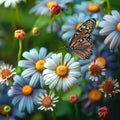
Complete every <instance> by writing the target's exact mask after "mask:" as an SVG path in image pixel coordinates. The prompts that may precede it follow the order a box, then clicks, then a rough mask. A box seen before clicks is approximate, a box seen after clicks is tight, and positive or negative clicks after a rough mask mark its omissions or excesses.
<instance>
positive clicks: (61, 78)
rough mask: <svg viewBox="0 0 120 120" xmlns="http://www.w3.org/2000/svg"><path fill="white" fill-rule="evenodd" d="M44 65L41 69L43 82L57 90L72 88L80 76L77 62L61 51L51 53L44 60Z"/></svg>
mask: <svg viewBox="0 0 120 120" xmlns="http://www.w3.org/2000/svg"><path fill="white" fill-rule="evenodd" d="M44 66H45V68H46V69H45V70H44V71H43V75H44V78H43V79H44V80H45V84H46V85H49V88H50V89H53V88H54V87H56V89H57V91H60V90H63V91H66V90H67V89H68V88H72V87H73V85H74V84H76V83H78V78H79V77H80V76H81V72H80V64H79V62H75V60H74V58H71V55H70V54H69V53H67V54H66V55H65V56H64V57H63V56H62V53H59V54H53V55H52V56H51V58H48V59H47V60H46V63H45V64H44Z"/></svg>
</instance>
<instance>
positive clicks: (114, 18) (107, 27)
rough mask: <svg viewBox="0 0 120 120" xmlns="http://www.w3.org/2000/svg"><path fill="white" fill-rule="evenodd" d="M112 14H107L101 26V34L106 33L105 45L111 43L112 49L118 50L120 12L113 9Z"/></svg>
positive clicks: (119, 41)
mask: <svg viewBox="0 0 120 120" xmlns="http://www.w3.org/2000/svg"><path fill="white" fill-rule="evenodd" d="M111 13H112V15H108V14H107V15H105V16H104V17H103V19H104V20H103V21H101V22H100V24H99V26H100V27H102V29H101V30H100V34H101V35H105V36H106V38H105V40H104V44H105V45H109V46H110V49H111V50H116V49H117V48H118V46H120V13H119V12H118V11H116V10H112V11H111Z"/></svg>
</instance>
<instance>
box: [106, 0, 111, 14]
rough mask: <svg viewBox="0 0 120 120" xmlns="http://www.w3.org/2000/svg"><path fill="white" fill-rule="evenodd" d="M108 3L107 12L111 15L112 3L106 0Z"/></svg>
mask: <svg viewBox="0 0 120 120" xmlns="http://www.w3.org/2000/svg"><path fill="white" fill-rule="evenodd" d="M106 3H107V12H108V14H110V13H111V6H110V1H109V0H106Z"/></svg>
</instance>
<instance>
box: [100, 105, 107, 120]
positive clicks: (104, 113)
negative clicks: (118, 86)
mask: <svg viewBox="0 0 120 120" xmlns="http://www.w3.org/2000/svg"><path fill="white" fill-rule="evenodd" d="M98 115H99V117H100V118H102V119H105V118H107V117H108V115H109V111H108V108H107V107H106V106H104V107H101V108H99V110H98Z"/></svg>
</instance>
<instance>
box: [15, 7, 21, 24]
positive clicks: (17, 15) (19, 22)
mask: <svg viewBox="0 0 120 120" xmlns="http://www.w3.org/2000/svg"><path fill="white" fill-rule="evenodd" d="M16 20H17V22H18V24H19V25H21V19H20V14H19V8H18V6H17V5H16Z"/></svg>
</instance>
